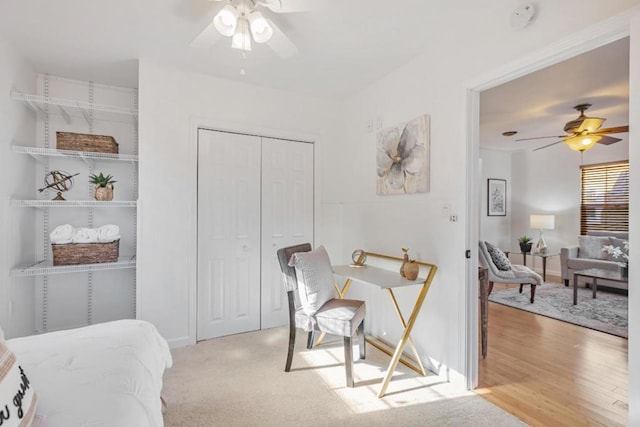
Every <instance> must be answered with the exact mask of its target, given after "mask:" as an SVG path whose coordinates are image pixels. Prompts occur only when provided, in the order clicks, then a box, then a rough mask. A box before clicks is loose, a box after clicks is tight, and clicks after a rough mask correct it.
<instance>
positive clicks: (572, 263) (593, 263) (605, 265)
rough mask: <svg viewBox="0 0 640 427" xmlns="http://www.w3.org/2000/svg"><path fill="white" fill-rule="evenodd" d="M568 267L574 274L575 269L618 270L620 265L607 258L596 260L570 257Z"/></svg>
mask: <svg viewBox="0 0 640 427" xmlns="http://www.w3.org/2000/svg"><path fill="white" fill-rule="evenodd" d="M567 267H568V268H569V269H570V270H571V272H570V274H573V272H574V271H578V270H586V269H588V268H600V269H602V270H611V271H618V270H619V269H620V266H619V265H618V263H617V262H614V261H609V260H605V259H597V260H596V259H587V258H569V259H568V260H567ZM569 278H572V277H569Z"/></svg>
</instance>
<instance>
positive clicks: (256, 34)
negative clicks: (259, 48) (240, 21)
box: [249, 11, 273, 43]
mask: <svg viewBox="0 0 640 427" xmlns="http://www.w3.org/2000/svg"><path fill="white" fill-rule="evenodd" d="M249 27H250V28H251V34H252V35H253V40H255V42H256V43H266V42H268V41H269V40H270V39H271V37H272V36H273V28H271V25H269V21H267V19H266V18H265V17H264V16H263V15H262V13H261V12H259V11H253V12H251V14H250V15H249Z"/></svg>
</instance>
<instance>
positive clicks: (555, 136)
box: [516, 135, 567, 141]
mask: <svg viewBox="0 0 640 427" xmlns="http://www.w3.org/2000/svg"><path fill="white" fill-rule="evenodd" d="M566 137H567V135H560V136H558V135H552V136H538V137H536V138H520V139H516V141H531V140H533V139H547V138H566Z"/></svg>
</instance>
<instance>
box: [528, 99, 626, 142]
mask: <svg viewBox="0 0 640 427" xmlns="http://www.w3.org/2000/svg"><path fill="white" fill-rule="evenodd" d="M589 107H591V104H579V105H576V106H575V107H573V108H574V109H575V110H577V111H579V112H580V116H578V118H576V119H574V120H570V121H568V122H567V123H566V124H565V125H564V131H565V132H567V134H566V135H560V136H555V135H554V136H540V137H537V138H521V139H516V141H530V140H533V139H546V138H561V140H560V141H556V142H553V143H551V144H548V145H544V146H542V147H538V148H536V149H535V150H533V151H538V150H542V149H543V148H547V147H551V146H553V145H556V144H559V143H561V142H564V143H565V144H567V145H568V146H569V148H571V149H572V150H574V151H586V150H589V149H590V148H593V146H594V145H595V144H596V143H600V144H603V145H610V144H613V143H615V142H618V141H622V140H621V139H620V138H614V137H611V136H606V135H608V134H613V133H624V132H629V126H628V125H627V126H617V127H612V128H604V129H601V128H600V127H601V126H602V124H603V123H604V121H605V120H606V119H603V118H599V117H588V116H586V115H585V114H584V112H585V111H587V110H588V109H589Z"/></svg>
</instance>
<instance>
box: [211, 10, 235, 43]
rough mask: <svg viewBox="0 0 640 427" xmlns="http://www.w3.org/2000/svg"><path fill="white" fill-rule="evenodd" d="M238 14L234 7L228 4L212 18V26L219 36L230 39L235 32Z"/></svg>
mask: <svg viewBox="0 0 640 427" xmlns="http://www.w3.org/2000/svg"><path fill="white" fill-rule="evenodd" d="M238 16H240V12H238V9H236V8H235V7H234V6H232V5H230V4H228V5H226V6H225V7H223V8H222V10H221V11H220V12H218V14H217V15H216V16H215V17H214V18H213V26H214V27H216V30H218V32H219V33H220V34H222V35H223V36H226V37H231V36H232V35H233V34H234V33H235V32H236V26H237V25H238Z"/></svg>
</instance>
